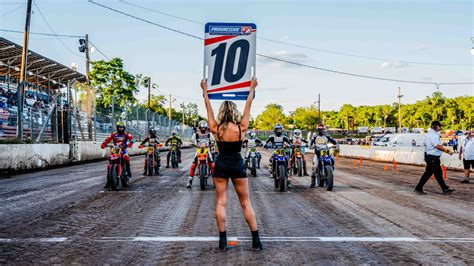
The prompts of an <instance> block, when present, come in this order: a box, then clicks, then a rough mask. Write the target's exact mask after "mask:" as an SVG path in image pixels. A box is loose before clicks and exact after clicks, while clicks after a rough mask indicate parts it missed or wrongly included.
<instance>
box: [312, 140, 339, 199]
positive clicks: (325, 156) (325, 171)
mask: <svg viewBox="0 0 474 266" xmlns="http://www.w3.org/2000/svg"><path fill="white" fill-rule="evenodd" d="M335 148H336V147H335V146H332V147H324V148H320V149H318V150H319V152H320V154H321V155H320V156H319V162H316V160H317V156H314V165H316V163H317V165H318V169H317V170H316V182H317V184H318V186H319V187H325V188H326V190H327V191H332V189H333V186H334V157H333V154H334V149H335Z"/></svg>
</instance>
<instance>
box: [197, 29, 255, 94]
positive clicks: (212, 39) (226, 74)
mask: <svg viewBox="0 0 474 266" xmlns="http://www.w3.org/2000/svg"><path fill="white" fill-rule="evenodd" d="M256 36H257V26H255V24H252V23H214V22H212V23H211V22H210V23H207V24H206V26H205V40H204V78H207V86H208V87H207V91H208V95H209V99H213V100H246V99H247V96H248V94H249V90H250V81H251V79H252V77H254V76H255V61H256V60H255V59H256V39H257V38H256Z"/></svg>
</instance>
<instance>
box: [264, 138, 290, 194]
mask: <svg viewBox="0 0 474 266" xmlns="http://www.w3.org/2000/svg"><path fill="white" fill-rule="evenodd" d="M266 148H274V149H275V150H274V151H273V153H272V165H271V167H272V176H273V180H274V182H275V188H276V189H278V190H279V191H280V192H285V191H287V188H288V154H287V150H286V149H285V148H275V147H266Z"/></svg>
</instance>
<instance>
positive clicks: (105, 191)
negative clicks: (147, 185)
mask: <svg viewBox="0 0 474 266" xmlns="http://www.w3.org/2000/svg"><path fill="white" fill-rule="evenodd" d="M99 193H113V194H115V193H119V194H128V193H142V191H141V190H119V191H110V190H101V191H99Z"/></svg>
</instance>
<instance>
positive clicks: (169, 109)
mask: <svg viewBox="0 0 474 266" xmlns="http://www.w3.org/2000/svg"><path fill="white" fill-rule="evenodd" d="M171 101H172V98H171V94H170V106H169V108H168V119H169V122H171Z"/></svg>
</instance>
